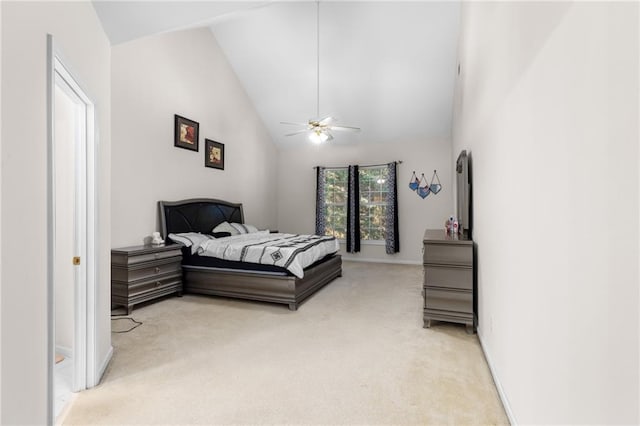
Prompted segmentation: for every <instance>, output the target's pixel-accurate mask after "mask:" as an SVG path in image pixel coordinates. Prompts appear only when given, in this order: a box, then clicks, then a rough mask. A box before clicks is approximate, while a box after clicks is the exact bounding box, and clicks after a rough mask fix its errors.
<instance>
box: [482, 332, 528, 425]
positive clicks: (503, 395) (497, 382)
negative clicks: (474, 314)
mask: <svg viewBox="0 0 640 426" xmlns="http://www.w3.org/2000/svg"><path fill="white" fill-rule="evenodd" d="M477 333H478V340H479V341H480V347H481V348H482V353H483V354H484V358H485V360H486V361H487V365H488V366H489V371H490V372H491V377H493V383H494V384H495V385H496V389H497V390H498V395H500V401H502V406H503V407H504V411H505V413H507V417H508V418H509V423H511V424H512V425H517V424H518V422H517V421H516V417H515V416H514V415H513V411H512V410H511V404H509V398H507V394H506V393H505V392H504V388H503V387H502V384H501V383H500V380H499V379H498V375H497V374H496V370H495V368H494V367H493V362H492V361H491V356H490V355H489V351H488V350H487V347H486V346H485V344H484V342H483V340H482V329H480V328H479V327H478V329H477Z"/></svg>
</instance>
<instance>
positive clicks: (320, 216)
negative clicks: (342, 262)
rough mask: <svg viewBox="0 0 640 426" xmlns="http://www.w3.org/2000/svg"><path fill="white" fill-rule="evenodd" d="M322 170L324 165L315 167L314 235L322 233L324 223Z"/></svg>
mask: <svg viewBox="0 0 640 426" xmlns="http://www.w3.org/2000/svg"><path fill="white" fill-rule="evenodd" d="M324 170H325V168H324V167H316V235H324V232H325V224H326V216H325V211H324V202H325V188H324Z"/></svg>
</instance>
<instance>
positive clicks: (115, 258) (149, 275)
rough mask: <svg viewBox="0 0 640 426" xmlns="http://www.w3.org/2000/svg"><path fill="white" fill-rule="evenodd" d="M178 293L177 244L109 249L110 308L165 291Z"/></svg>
mask: <svg viewBox="0 0 640 426" xmlns="http://www.w3.org/2000/svg"><path fill="white" fill-rule="evenodd" d="M172 293H177V294H178V296H181V295H182V251H181V246H180V245H178V244H170V245H158V246H155V245H146V246H133V247H123V248H118V249H112V250H111V307H112V308H113V307H115V306H124V307H126V308H127V315H130V314H131V311H132V310H133V306H134V305H137V304H138V303H142V302H146V301H148V300H153V299H157V298H158V297H162V296H165V295H167V294H172Z"/></svg>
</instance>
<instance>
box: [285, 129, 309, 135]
mask: <svg viewBox="0 0 640 426" xmlns="http://www.w3.org/2000/svg"><path fill="white" fill-rule="evenodd" d="M308 131H309V130H308V129H304V130H298V131H297V132H293V133H287V134H286V135H285V136H295V135H299V134H302V133H307V132H308Z"/></svg>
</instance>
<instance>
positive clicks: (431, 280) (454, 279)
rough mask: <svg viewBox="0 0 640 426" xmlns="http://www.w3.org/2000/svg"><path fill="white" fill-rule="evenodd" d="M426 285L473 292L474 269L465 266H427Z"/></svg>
mask: <svg viewBox="0 0 640 426" xmlns="http://www.w3.org/2000/svg"><path fill="white" fill-rule="evenodd" d="M424 285H425V286H429V287H443V288H453V289H459V290H473V268H469V267H464V266H458V267H456V266H435V265H429V266H425V268H424Z"/></svg>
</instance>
